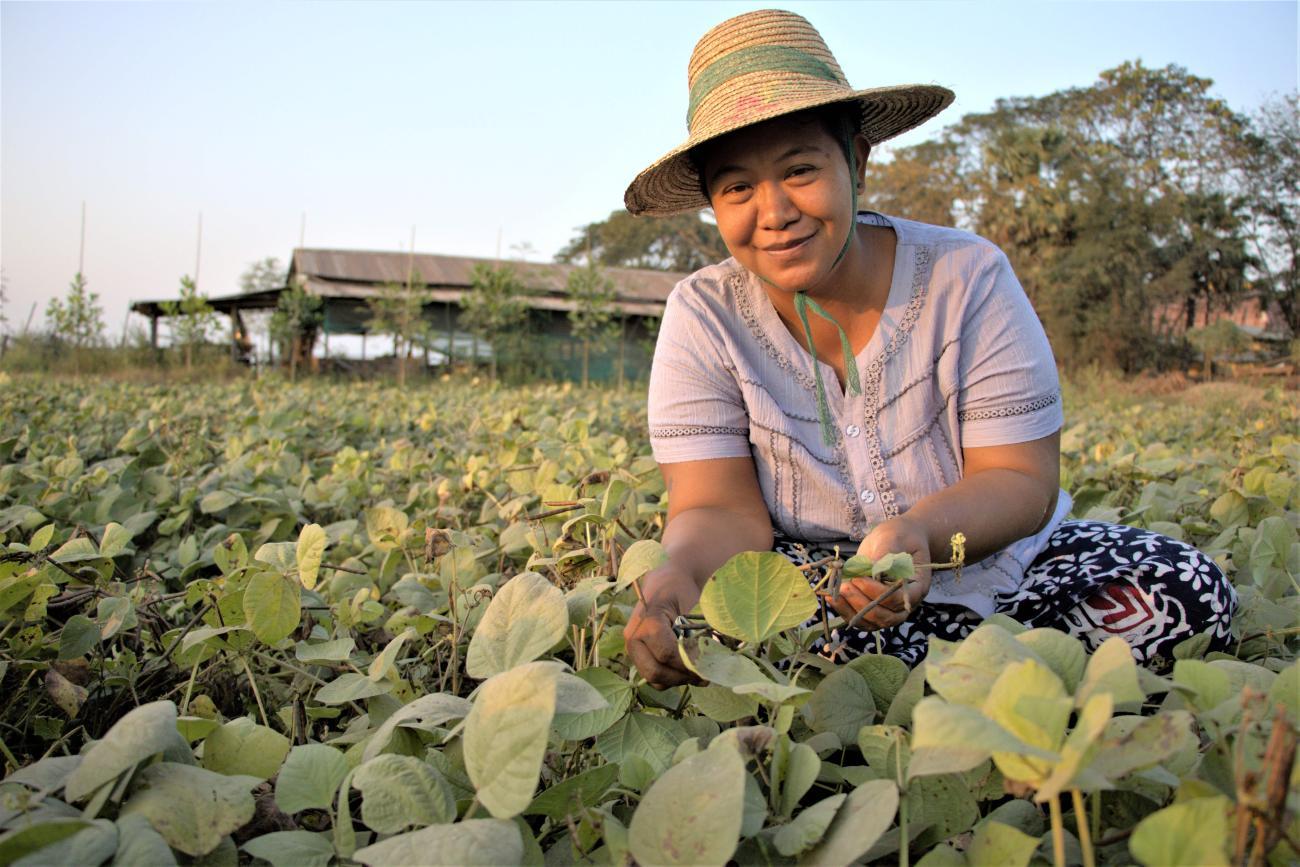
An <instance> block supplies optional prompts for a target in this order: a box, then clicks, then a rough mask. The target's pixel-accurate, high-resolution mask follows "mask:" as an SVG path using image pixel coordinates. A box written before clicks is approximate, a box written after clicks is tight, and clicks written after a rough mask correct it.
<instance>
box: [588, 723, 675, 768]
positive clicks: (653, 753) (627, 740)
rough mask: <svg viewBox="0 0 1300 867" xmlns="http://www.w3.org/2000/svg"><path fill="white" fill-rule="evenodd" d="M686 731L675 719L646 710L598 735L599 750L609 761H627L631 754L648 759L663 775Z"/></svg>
mask: <svg viewBox="0 0 1300 867" xmlns="http://www.w3.org/2000/svg"><path fill="white" fill-rule="evenodd" d="M686 737H687V735H686V732H685V731H683V730H682V728H681V727H680V726H678V725H676V724H675V723H674V722H673V721H672V720H669V719H666V718H664V717H661V716H651V715H650V714H644V713H630V714H628V715H627V716H625V717H623V718H622V719H620V720H619V721H618V722H616V723H614V725H612V726H610V727H609V728H608V729H606V730H605V731H604V732H601V734H600V736H599V737H597V738H596V749H597V750H599V751H600V754H601V755H602V756H604V757H605V758H606V759H607V760H608V761H611V762H614V763H615V764H621V763H623V762H624V761H625V760H626V759H627V757H628V756H637V757H638V758H641V759H644V760H645V761H646V762H648V763H649V764H650V766H651V767H652V768H653V769H654V772H655V773H657V774H661V773H663V772H664V771H666V770H668V767H669V765H670V764H671V763H672V758H673V753H674V752H676V751H677V745H678V744H680V743H681V742H682V741H684V740H686Z"/></svg>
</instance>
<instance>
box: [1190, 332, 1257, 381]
mask: <svg viewBox="0 0 1300 867" xmlns="http://www.w3.org/2000/svg"><path fill="white" fill-rule="evenodd" d="M1187 342H1188V343H1190V344H1192V346H1194V347H1196V348H1197V350H1199V351H1200V353H1201V355H1202V357H1204V359H1205V378H1206V379H1213V378H1214V362H1215V361H1216V360H1226V359H1228V358H1229V357H1231V356H1233V355H1236V354H1238V353H1241V352H1245V351H1246V350H1248V349H1250V346H1251V339H1250V335H1249V334H1247V333H1246V332H1244V331H1242V330H1241V328H1240V327H1239V326H1238V325H1237V323H1235V322H1233V321H1232V320H1230V319H1219V320H1216V321H1215V322H1212V323H1210V324H1209V325H1207V326H1205V327H1204V328H1193V329H1192V330H1190V331H1188V332H1187Z"/></svg>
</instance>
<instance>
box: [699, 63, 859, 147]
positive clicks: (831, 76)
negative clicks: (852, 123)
mask: <svg viewBox="0 0 1300 867" xmlns="http://www.w3.org/2000/svg"><path fill="white" fill-rule="evenodd" d="M750 72H793V73H797V74H799V75H807V76H810V77H812V78H817V79H820V80H822V81H830V82H834V83H835V84H841V85H844V87H846V88H847V87H848V84H847V83H846V82H844V81H843V80H841V78H840V76H839V75H838V74H836V72H835V70H834V69H832V68H831V67H830V66H829V65H828V64H827V63H826V62H825V61H822V60H818V59H817V58H816V57H814V56H813V55H811V54H809V53H808V52H806V51H800V50H799V49H797V48H790V47H788V46H785V45H754V46H750V47H749V48H741V49H739V50H737V51H733V52H731V53H730V54H727V55H725V56H723V57H720V58H718V59H717V60H715V61H714V62H713V63H711V64H709V65H708V66H707V67H705V68H704V70H703V71H702V72H700V74H699V76H698V77H697V78H696V79H695V83H694V84H693V85H691V101H690V104H689V105H688V107H687V109H686V126H687V127H688V128H689V127H690V125H691V123H692V122H693V121H694V120H695V113H696V111H698V110H699V107H700V103H702V102H704V100H705V99H706V98H707V97H708V95H709V94H710V93H712V92H713V91H714V90H715V89H717V88H718V87H720V86H721V85H723V84H725V83H727V82H728V81H730V80H731V79H733V78H735V77H736V76H738V75H745V74H746V73H750Z"/></svg>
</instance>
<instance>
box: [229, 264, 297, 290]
mask: <svg viewBox="0 0 1300 867" xmlns="http://www.w3.org/2000/svg"><path fill="white" fill-rule="evenodd" d="M288 280H289V273H288V271H287V270H285V269H284V268H282V267H280V260H279V259H277V258H275V257H274V256H267V257H266V258H265V259H259V260H257V261H256V262H254V263H253V264H251V265H249V266H248V267H247V268H246V269H245V270H244V273H243V274H240V275H239V291H241V292H264V291H267V290H269V289H280V288H282V287H283V286H284V285H285V283H286V282H288Z"/></svg>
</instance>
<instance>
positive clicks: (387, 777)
mask: <svg viewBox="0 0 1300 867" xmlns="http://www.w3.org/2000/svg"><path fill="white" fill-rule="evenodd" d="M352 785H353V786H355V787H356V788H357V789H360V790H361V797H362V801H361V821H363V822H365V823H366V825H368V826H369V827H371V828H373V829H374V830H376V831H378V832H379V833H381V834H396V833H397V832H399V831H404V830H406V829H407V828H410V827H411V826H412V825H440V824H444V823H447V822H451V821H453V820H454V819H455V818H456V803H455V801H454V800H453V799H452V794H451V789H450V788H448V786H447V784H446V783H445V782H444V781H443V779H442V775H441V774H439V773H438V772H437V771H435V770H434V769H433V768H432V767H431V766H430V765H427V764H425V763H424V762H422V761H420V760H419V759H417V758H414V757H412V756H397V755H393V754H391V753H390V754H387V755H382V756H378V757H377V758H374V759H371V760H370V761H368V762H366V763H365V764H363V765H361V767H359V768H357V770H356V772H355V773H354V774H353V776H352Z"/></svg>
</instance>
